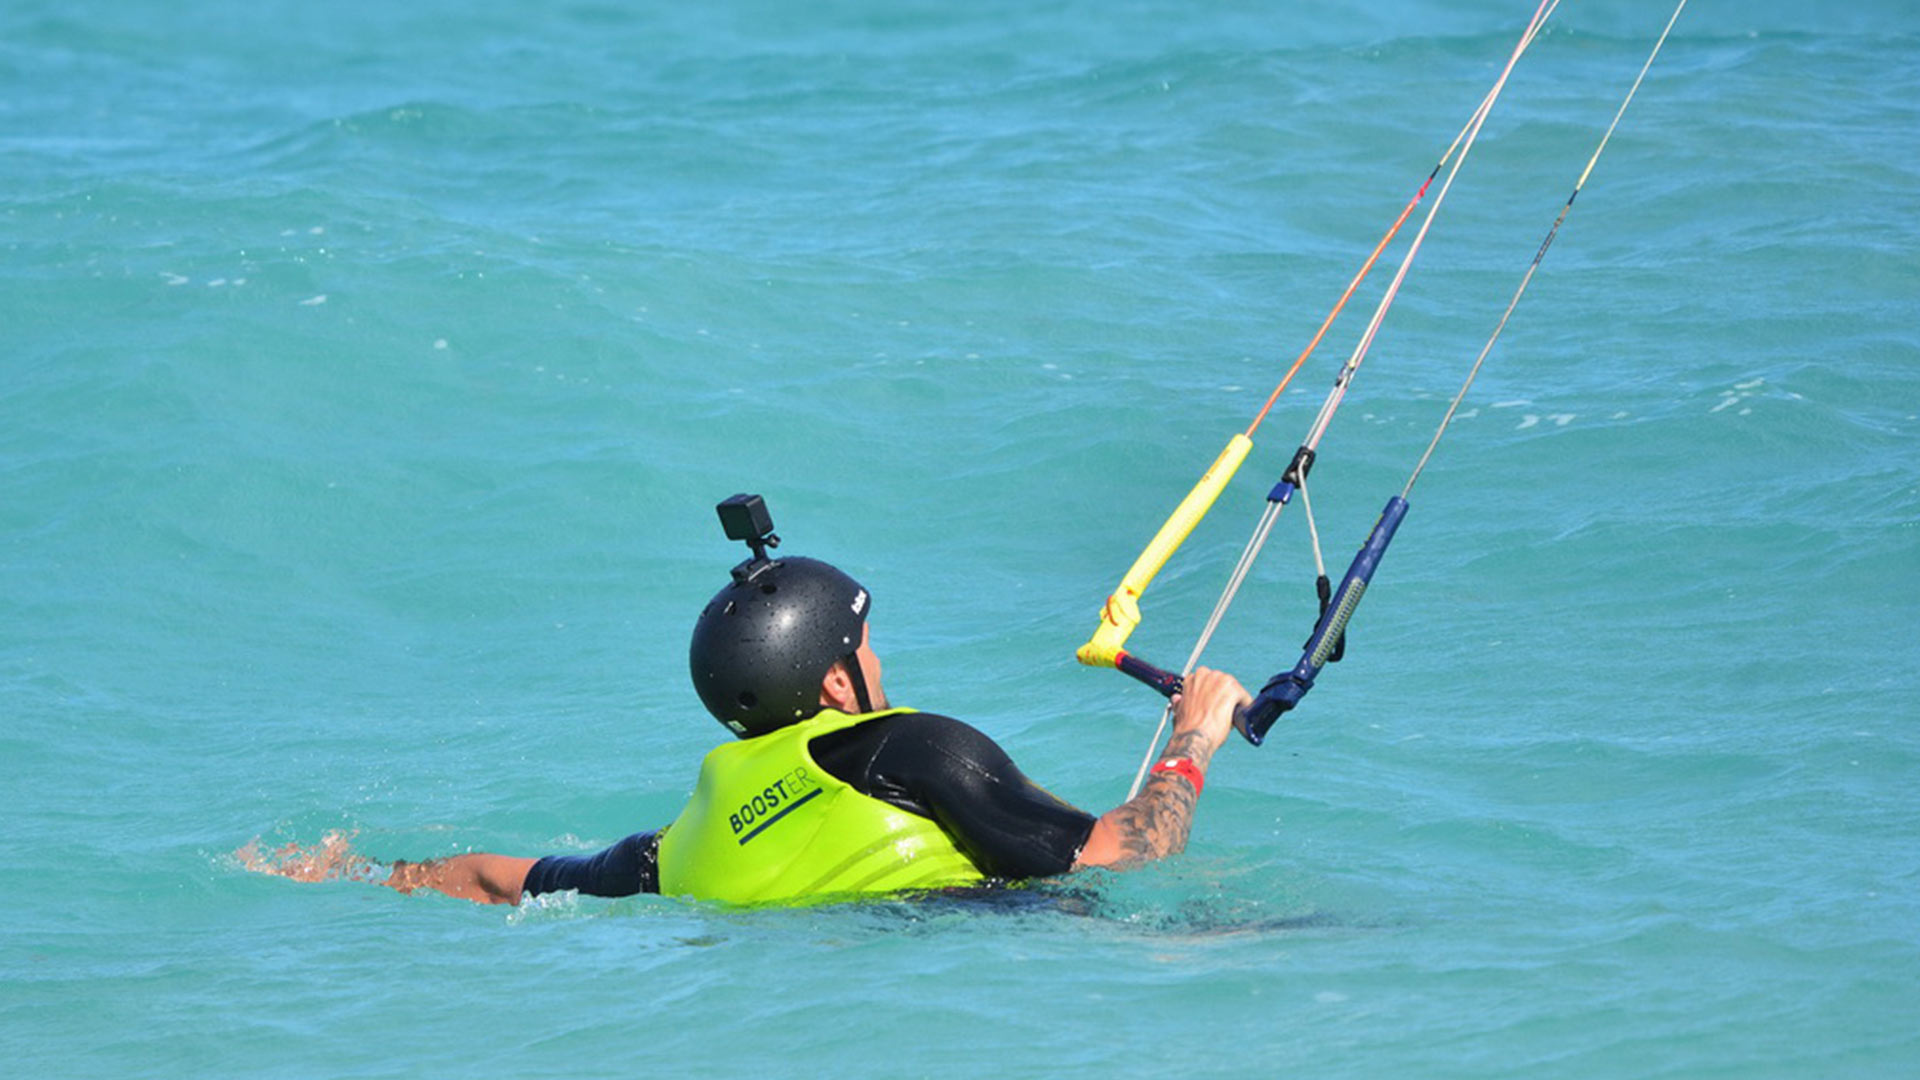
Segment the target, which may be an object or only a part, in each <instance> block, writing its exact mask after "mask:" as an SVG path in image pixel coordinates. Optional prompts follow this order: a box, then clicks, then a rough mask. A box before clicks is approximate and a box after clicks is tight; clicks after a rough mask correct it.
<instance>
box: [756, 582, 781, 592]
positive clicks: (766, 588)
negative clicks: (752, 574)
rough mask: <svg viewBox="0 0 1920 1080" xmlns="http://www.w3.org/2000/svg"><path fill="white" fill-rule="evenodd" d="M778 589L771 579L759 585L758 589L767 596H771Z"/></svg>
mask: <svg viewBox="0 0 1920 1080" xmlns="http://www.w3.org/2000/svg"><path fill="white" fill-rule="evenodd" d="M778 589H779V586H778V585H775V584H774V583H773V582H771V581H768V582H765V583H763V584H762V585H761V586H760V591H761V592H763V593H766V594H767V595H768V596H772V595H773V594H774V593H775V592H776V591H778Z"/></svg>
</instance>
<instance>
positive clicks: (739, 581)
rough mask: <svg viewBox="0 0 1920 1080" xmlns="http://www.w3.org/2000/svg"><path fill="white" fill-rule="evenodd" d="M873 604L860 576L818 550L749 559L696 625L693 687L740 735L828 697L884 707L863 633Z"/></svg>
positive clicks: (775, 725) (812, 709)
mask: <svg viewBox="0 0 1920 1080" xmlns="http://www.w3.org/2000/svg"><path fill="white" fill-rule="evenodd" d="M870 606H871V605H870V601H869V597H868V595H867V590H866V589H864V588H862V587H861V585H860V583H859V582H857V581H855V580H853V579H852V578H850V577H848V576H847V575H846V574H843V573H841V572H840V571H839V570H836V569H834V568H833V567H831V566H829V565H827V564H826V563H823V562H820V561H819V560H817V559H804V558H792V559H771V560H769V559H757V560H750V561H749V562H747V563H743V564H742V565H741V566H740V567H739V568H737V569H736V570H735V571H734V575H733V580H732V581H730V582H728V584H727V585H726V587H724V588H722V589H721V590H720V591H719V592H717V593H715V594H714V597H713V599H712V600H710V601H708V603H707V607H706V610H704V611H702V612H701V613H700V621H699V622H698V623H696V624H695V625H694V628H693V643H692V646H691V648H690V649H689V650H688V660H689V664H690V667H691V670H692V674H693V685H694V689H695V690H697V691H698V692H699V694H700V700H701V702H703V703H704V704H705V705H706V707H707V711H708V712H710V713H712V714H713V715H714V718H715V719H717V720H719V721H720V722H721V723H722V724H724V725H726V727H727V730H729V731H732V732H733V733H734V734H735V735H738V736H740V737H742V738H752V737H754V736H756V735H764V734H766V733H767V732H769V731H774V730H777V729H779V728H783V727H786V726H787V725H788V724H792V723H797V722H798V721H801V720H804V719H806V718H807V717H809V716H812V715H813V714H814V713H816V712H819V711H820V709H821V707H822V706H823V705H833V706H834V707H836V708H840V709H842V710H843V711H854V710H858V711H863V712H864V711H867V710H870V709H874V708H883V707H884V706H885V698H884V696H881V695H880V694H879V674H880V672H879V663H878V661H877V660H873V659H872V650H871V646H870V645H869V644H868V638H867V627H866V623H867V613H868V611H869V609H870ZM869 660H871V663H872V666H871V668H869V667H868V664H867V663H866V661H869Z"/></svg>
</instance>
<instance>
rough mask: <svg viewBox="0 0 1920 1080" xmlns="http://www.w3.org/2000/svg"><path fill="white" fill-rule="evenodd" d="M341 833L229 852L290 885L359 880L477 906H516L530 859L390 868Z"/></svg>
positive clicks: (456, 858) (481, 858)
mask: <svg viewBox="0 0 1920 1080" xmlns="http://www.w3.org/2000/svg"><path fill="white" fill-rule="evenodd" d="M351 839H352V838H351V837H350V836H348V835H347V834H345V833H337V832H336V833H328V834H327V835H326V836H325V837H323V838H321V841H320V843H319V844H316V845H315V846H313V847H310V848H303V847H300V846H299V845H297V844H288V845H287V846H286V847H283V848H280V849H278V850H276V851H273V852H270V853H266V852H262V851H261V850H260V848H259V845H258V844H249V845H247V846H246V847H244V848H241V849H240V850H239V851H236V852H234V854H235V855H236V856H238V857H239V859H240V861H241V863H242V864H243V865H245V866H246V868H247V869H249V870H253V871H256V872H259V873H262V874H274V875H277V876H279V877H284V878H291V879H293V880H294V881H336V880H348V881H365V882H370V883H372V884H376V885H385V886H386V887H387V888H389V889H397V890H399V891H400V892H403V893H411V892H413V891H414V890H416V889H433V890H434V891H436V892H443V893H446V894H447V895H448V896H452V897H456V898H458V899H461V900H472V901H474V902H475V903H481V904H517V903H519V902H520V894H521V891H522V890H523V889H524V888H525V886H526V881H527V871H529V870H531V869H533V864H534V863H535V862H536V861H537V860H534V859H523V858H518V857H515V856H512V855H488V854H484V853H474V854H471V855H452V856H449V857H447V858H444V859H431V860H429V861H427V862H407V861H405V860H399V861H396V862H394V863H393V864H392V865H386V864H382V863H378V862H375V861H373V860H372V859H369V858H367V857H366V856H364V855H356V854H354V852H353V850H352V848H351V847H350V846H349V842H350V840H351Z"/></svg>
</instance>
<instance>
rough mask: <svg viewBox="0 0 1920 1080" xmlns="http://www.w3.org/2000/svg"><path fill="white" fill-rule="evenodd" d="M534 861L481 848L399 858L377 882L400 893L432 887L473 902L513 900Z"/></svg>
mask: <svg viewBox="0 0 1920 1080" xmlns="http://www.w3.org/2000/svg"><path fill="white" fill-rule="evenodd" d="M538 861H539V860H537V859H524V858H520V857H518V856H514V855H488V854H485V853H483V852H475V853H474V854H471V855H454V856H450V857H448V858H445V859H432V860H429V861H427V862H417V863H413V862H405V861H400V862H395V863H394V864H393V866H392V867H391V868H390V869H391V873H390V874H388V876H387V880H386V881H384V882H381V884H383V885H385V886H386V887H387V888H389V889H398V890H400V891H401V892H403V893H410V892H412V891H414V890H415V889H433V890H435V891H436V892H443V893H446V894H447V895H448V896H451V897H454V898H456V899H459V900H471V901H473V902H474V903H476V904H517V903H519V902H520V894H521V892H522V891H523V889H524V888H525V886H526V881H527V871H529V870H531V869H533V864H534V863H535V862H538Z"/></svg>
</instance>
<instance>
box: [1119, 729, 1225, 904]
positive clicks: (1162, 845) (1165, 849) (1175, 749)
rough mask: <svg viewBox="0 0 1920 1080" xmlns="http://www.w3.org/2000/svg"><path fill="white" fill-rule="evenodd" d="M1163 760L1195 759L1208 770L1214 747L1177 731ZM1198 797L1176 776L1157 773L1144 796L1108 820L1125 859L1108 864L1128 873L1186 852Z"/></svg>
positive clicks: (1199, 738) (1195, 736) (1193, 735)
mask: <svg viewBox="0 0 1920 1080" xmlns="http://www.w3.org/2000/svg"><path fill="white" fill-rule="evenodd" d="M1162 757H1169V758H1179V757H1184V758H1190V759H1192V761H1193V763H1194V765H1195V767H1197V768H1198V769H1200V771H1201V772H1203V773H1204V772H1205V771H1206V769H1207V763H1208V761H1209V760H1210V759H1211V758H1212V757H1213V748H1212V747H1211V746H1209V745H1207V741H1206V739H1205V738H1204V737H1202V736H1201V735H1200V734H1199V733H1197V732H1176V733H1175V734H1174V736H1173V738H1172V739H1171V740H1169V741H1168V742H1167V749H1166V752H1165V753H1164V754H1163V755H1162ZM1198 801H1199V793H1198V792H1197V791H1195V790H1194V788H1193V785H1192V784H1191V783H1189V782H1188V781H1187V779H1186V778H1185V777H1183V776H1181V775H1179V774H1177V773H1154V774H1153V775H1152V776H1150V777H1149V778H1148V780H1147V785H1146V787H1144V788H1142V789H1140V794H1138V795H1136V796H1134V797H1133V798H1132V799H1131V800H1129V801H1127V802H1126V803H1124V804H1122V805H1121V806H1119V807H1118V808H1116V809H1115V810H1114V811H1113V812H1112V813H1111V814H1109V815H1108V818H1107V820H1108V821H1109V822H1110V823H1111V824H1112V825H1113V827H1114V829H1115V832H1116V838H1117V839H1118V840H1119V842H1120V852H1121V854H1120V858H1119V859H1118V860H1117V861H1115V862H1113V863H1111V864H1109V865H1110V866H1111V867H1112V868H1113V869H1115V870H1125V869H1128V868H1130V867H1134V866H1139V865H1140V864H1142V863H1147V862H1152V861H1153V860H1155V859H1160V858H1164V857H1166V856H1168V855H1175V854H1178V853H1180V852H1181V851H1184V850H1186V846H1187V836H1188V834H1189V833H1191V832H1192V831H1193V808H1194V804H1195V803H1196V802H1198Z"/></svg>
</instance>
